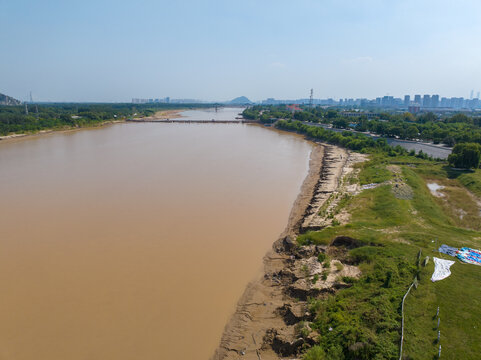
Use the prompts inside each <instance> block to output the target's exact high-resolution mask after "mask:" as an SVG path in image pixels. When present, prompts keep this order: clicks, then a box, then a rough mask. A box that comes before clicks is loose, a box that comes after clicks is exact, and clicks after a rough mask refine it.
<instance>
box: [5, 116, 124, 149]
mask: <svg viewBox="0 0 481 360" xmlns="http://www.w3.org/2000/svg"><path fill="white" fill-rule="evenodd" d="M124 122H125V120H106V121H103V122H101V123H96V124H93V125H88V126H81V127H62V128H58V129H48V130H40V131H37V132H32V133H20V134H17V133H15V134H9V135H4V136H0V144H1V143H4V142H10V141H15V140H20V139H25V138H28V139H30V138H34V137H38V136H45V135H50V134H58V133H70V132H74V131H79V130H89V129H97V128H101V127H104V126H108V125H113V124H120V123H124Z"/></svg>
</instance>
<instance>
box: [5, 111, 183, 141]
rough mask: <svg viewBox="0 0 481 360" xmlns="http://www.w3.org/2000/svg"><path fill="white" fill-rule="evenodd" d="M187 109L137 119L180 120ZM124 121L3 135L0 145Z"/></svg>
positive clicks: (161, 112)
mask: <svg viewBox="0 0 481 360" xmlns="http://www.w3.org/2000/svg"><path fill="white" fill-rule="evenodd" d="M186 110H187V109H176V110H161V111H158V112H156V113H155V114H154V115H153V116H144V117H139V118H138V119H144V120H166V119H177V118H181V117H182V115H181V113H182V112H183V111H186ZM125 122H126V119H121V120H106V121H102V122H99V123H96V124H91V125H87V126H80V127H76V126H75V127H74V126H72V127H62V128H58V129H48V130H40V131H37V132H32V133H20V134H15V133H14V134H9V135H4V136H0V143H3V142H6V141H15V140H19V139H24V138H33V137H37V136H44V135H49V134H54V133H69V132H73V131H79V130H89V129H97V128H101V127H104V126H108V125H112V124H120V123H125Z"/></svg>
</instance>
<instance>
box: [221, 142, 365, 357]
mask: <svg viewBox="0 0 481 360" xmlns="http://www.w3.org/2000/svg"><path fill="white" fill-rule="evenodd" d="M364 160H365V157H364V156H363V155H361V154H356V153H352V152H348V151H347V150H345V149H343V148H340V147H337V146H332V145H324V144H322V145H321V144H317V143H314V148H313V150H312V152H311V156H310V161H309V172H308V175H307V176H306V178H305V180H304V182H303V184H302V187H301V190H300V193H299V195H298V197H297V199H296V201H295V203H294V205H293V207H292V210H291V213H290V216H289V220H288V225H287V227H286V229H285V230H284V232H283V233H282V234H281V236H280V237H279V239H278V240H277V241H276V242H275V243H274V244H273V247H272V250H270V251H269V252H268V253H267V254H266V255H265V257H264V260H263V262H264V270H263V272H262V273H261V274H259V277H258V278H257V279H255V280H254V281H252V282H251V283H250V284H249V285H248V286H247V288H246V290H245V292H244V294H243V296H242V297H241V299H240V300H239V302H238V304H237V309H236V311H235V313H234V315H233V316H232V318H231V320H230V321H229V323H228V324H227V325H226V327H225V330H224V333H223V335H222V338H221V341H220V345H219V348H218V349H217V350H216V352H215V354H214V356H213V357H212V360H221V359H238V358H239V355H242V358H243V359H257V360H258V359H263V360H265V359H279V358H280V357H281V356H283V355H285V356H290V358H292V355H294V354H296V353H297V352H298V350H299V348H300V347H301V346H302V345H303V344H304V341H303V340H301V341H299V339H298V336H297V334H298V331H299V326H300V324H301V323H302V320H303V319H304V317H305V316H306V315H307V316H309V315H308V314H306V311H307V297H308V296H309V295H310V294H321V293H329V292H331V291H334V288H335V287H343V286H345V285H346V284H342V282H340V281H337V280H336V279H337V278H339V277H340V276H351V277H356V276H358V275H359V274H360V272H359V270H358V269H357V268H355V267H354V266H349V265H347V264H345V265H343V269H342V270H339V271H337V272H336V273H333V274H331V273H329V275H327V276H326V275H324V276H323V275H322V272H323V271H324V274H326V272H325V269H324V270H323V268H322V266H321V265H320V263H319V261H318V260H317V257H316V256H318V254H319V253H321V252H322V253H326V252H328V251H329V249H328V247H325V248H324V249H321V248H315V247H314V248H310V249H308V250H307V251H303V252H298V251H297V246H296V244H295V241H296V240H295V239H296V237H297V235H299V233H300V232H304V231H307V230H309V229H311V228H312V227H316V228H321V227H322V226H327V225H328V222H330V221H334V220H335V221H342V219H344V220H347V218H346V216H345V214H339V220H338V219H336V218H334V217H333V218H331V219H327V217H326V216H324V215H320V213H321V208H323V207H326V208H327V207H329V206H331V207H334V206H335V205H336V201H329V199H334V198H336V199H340V198H341V197H340V196H338V195H339V194H340V192H341V191H343V192H346V191H348V192H356V191H359V187H358V186H356V184H354V185H347V184H344V183H343V179H344V178H345V177H347V176H348V175H349V174H350V173H352V172H353V171H354V168H353V164H355V163H356V162H360V161H364ZM338 201H339V200H338ZM326 205H327V206H326ZM313 257H314V262H313V260H312V259H313ZM332 263H333V268H334V266H336V263H339V264H340V261H339V260H332ZM337 266H338V267H340V265H337ZM306 267H310V268H312V269H310V270H309V274H308V275H306V274H305V271H304V269H305V268H306ZM311 276H315V277H316V279H317V278H318V277H319V276H322V279H319V280H318V281H316V282H315V283H312V282H311V281H310V279H309V278H310V277H311Z"/></svg>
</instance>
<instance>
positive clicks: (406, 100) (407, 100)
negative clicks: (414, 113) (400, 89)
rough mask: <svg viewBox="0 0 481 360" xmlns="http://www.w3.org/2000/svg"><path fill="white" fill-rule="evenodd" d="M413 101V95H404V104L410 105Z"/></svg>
mask: <svg viewBox="0 0 481 360" xmlns="http://www.w3.org/2000/svg"><path fill="white" fill-rule="evenodd" d="M410 103H411V97H410V96H409V95H404V106H409V104H410Z"/></svg>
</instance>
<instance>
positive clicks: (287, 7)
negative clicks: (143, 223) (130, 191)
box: [0, 0, 481, 102]
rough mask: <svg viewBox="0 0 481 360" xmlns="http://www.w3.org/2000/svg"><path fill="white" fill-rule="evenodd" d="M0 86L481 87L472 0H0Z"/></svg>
mask: <svg viewBox="0 0 481 360" xmlns="http://www.w3.org/2000/svg"><path fill="white" fill-rule="evenodd" d="M1 6H2V11H1V12H0V34H2V35H0V36H1V41H0V52H1V54H2V56H1V57H0V79H2V82H1V84H0V92H3V93H7V94H9V95H11V96H13V97H16V98H18V99H21V100H28V97H29V93H30V91H32V93H33V97H34V99H35V100H37V101H79V102H80V101H95V102H100V101H113V102H130V101H131V99H132V98H134V97H137V98H161V97H167V96H169V97H171V98H192V99H200V100H206V101H209V100H215V101H220V100H229V99H232V98H234V97H237V96H240V95H245V96H247V97H248V98H249V99H251V100H254V101H258V100H262V99H265V98H268V97H272V98H278V99H298V98H306V97H308V96H309V93H308V92H309V89H311V88H314V89H315V97H316V98H341V97H342V98H375V97H379V96H385V95H390V96H394V97H402V96H403V95H404V94H411V96H413V95H414V94H441V96H446V97H461V96H463V97H465V98H468V97H469V94H470V91H471V90H472V89H474V91H475V94H476V93H477V91H479V90H480V89H481V68H480V67H479V64H480V61H481V47H480V46H477V44H478V43H479V39H480V35H479V34H480V33H481V3H480V2H478V1H468V0H466V1H457V2H452V1H446V0H444V1H423V2H422V3H420V2H419V1H413V0H408V1H402V2H392V1H381V0H368V1H362V2H360V1H354V0H343V1H305V0H303V1H296V2H292V1H262V2H256V1H243V2H230V1H229V2H225V1H224V2H222V1H203V2H196V1H182V2H172V1H170V2H167V1H153V0H147V1H140V2H131V1H111V0H101V1H93V0H87V1H83V2H81V3H71V2H64V1H57V0H47V1H42V2H36V1H31V0H23V1H2V4H1Z"/></svg>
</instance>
